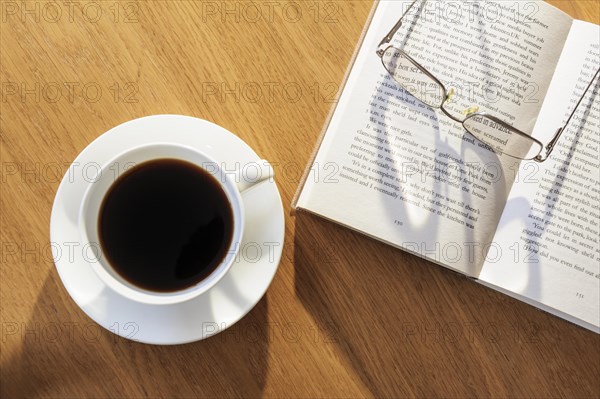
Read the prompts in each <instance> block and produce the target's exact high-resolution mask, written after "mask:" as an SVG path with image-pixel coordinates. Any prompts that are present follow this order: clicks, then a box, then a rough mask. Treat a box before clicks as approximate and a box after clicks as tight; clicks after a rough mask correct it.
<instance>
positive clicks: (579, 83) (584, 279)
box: [480, 21, 600, 331]
mask: <svg viewBox="0 0 600 399" xmlns="http://www.w3.org/2000/svg"><path fill="white" fill-rule="evenodd" d="M599 67H600V27H599V26H597V25H593V24H590V23H587V22H581V21H576V22H575V23H574V24H573V28H572V30H571V34H570V36H569V38H568V40H567V44H566V46H565V52H564V54H563V55H562V57H561V61H560V63H559V65H558V68H557V70H556V75H555V77H554V80H553V82H552V85H551V87H550V90H549V92H548V100H547V101H546V103H545V104H544V107H543V109H542V112H541V114H540V119H539V123H538V126H536V129H535V130H536V134H537V135H538V136H539V137H540V138H541V137H544V139H543V140H545V141H544V143H547V142H548V141H549V140H550V139H551V137H552V135H553V134H554V132H556V129H557V128H558V127H560V126H562V125H563V124H564V123H565V121H566V119H567V118H568V115H569V114H570V112H571V111H572V110H573V108H574V106H575V105H576V104H577V101H578V100H579V98H580V97H581V94H582V93H583V91H584V89H585V88H586V87H587V85H588V83H589V82H590V81H591V79H592V77H593V76H594V74H595V73H596V71H597V70H598V68H599ZM599 89H600V83H599V82H598V79H596V81H595V82H594V83H593V84H592V87H591V88H590V91H589V92H588V94H587V96H586V97H585V98H584V100H583V102H582V103H581V105H580V106H579V108H578V109H577V113H576V114H575V116H574V118H573V120H572V121H571V123H570V124H569V126H568V127H567V129H566V130H565V132H564V133H563V135H562V136H561V137H560V140H559V141H558V142H557V144H556V146H555V148H554V151H553V152H552V154H551V155H550V158H548V159H547V160H546V161H545V162H543V163H541V164H538V163H530V162H527V163H523V165H521V168H520V169H519V177H518V179H517V180H518V181H516V182H515V184H514V186H513V189H512V191H511V193H510V196H509V198H508V202H507V205H506V208H505V211H504V214H503V215H502V218H501V221H500V224H499V226H498V231H497V233H496V236H495V237H494V243H495V246H496V247H497V251H496V252H498V253H500V252H504V256H505V257H506V258H509V260H508V261H503V262H498V261H495V260H494V259H492V258H488V262H486V263H485V265H484V267H483V270H482V271H481V275H480V279H481V280H482V281H484V282H486V283H487V284H490V285H493V286H495V287H499V288H501V289H503V290H504V291H508V292H509V293H512V294H513V295H517V296H518V297H520V298H521V299H525V300H529V302H531V303H534V304H535V305H536V306H539V305H540V304H541V305H542V307H543V308H544V309H546V310H548V311H551V312H553V313H560V314H561V315H562V317H565V318H567V319H569V320H571V321H574V322H576V323H578V324H581V325H584V326H586V327H588V328H591V329H594V330H596V331H600V329H599V326H600V246H599V242H598V240H599V237H600V227H599V222H600V210H599V206H600V161H599V158H600V133H599V132H600V95H599Z"/></svg>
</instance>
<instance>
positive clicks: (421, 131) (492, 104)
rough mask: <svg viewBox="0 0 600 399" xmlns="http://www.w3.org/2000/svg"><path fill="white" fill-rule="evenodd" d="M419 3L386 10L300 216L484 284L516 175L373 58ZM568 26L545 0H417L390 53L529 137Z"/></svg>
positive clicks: (383, 6) (514, 165)
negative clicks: (398, 52) (401, 54)
mask: <svg viewBox="0 0 600 399" xmlns="http://www.w3.org/2000/svg"><path fill="white" fill-rule="evenodd" d="M411 3H412V2H405V1H383V2H381V3H379V5H378V8H377V10H376V12H375V14H374V17H373V20H372V23H371V26H370V28H369V30H368V31H367V33H366V36H365V39H364V41H363V44H362V47H361V49H360V51H359V53H358V55H357V58H356V61H355V63H354V67H353V69H352V71H351V73H350V75H349V77H348V80H347V83H346V86H345V88H344V91H343V92H342V95H341V97H340V101H339V104H338V106H337V108H336V110H335V113H334V114H333V117H332V119H331V121H330V123H329V125H328V128H327V131H326V134H325V136H324V139H323V142H322V144H321V147H320V149H319V151H318V153H317V156H316V158H315V162H314V164H313V165H312V168H311V170H310V174H309V175H308V177H307V180H306V182H305V185H304V188H303V191H302V193H301V195H300V197H299V200H298V203H297V207H298V208H302V209H305V210H308V211H311V212H313V213H316V214H319V215H321V216H323V217H325V218H328V219H331V220H334V221H336V222H338V223H341V224H344V225H346V226H348V227H351V228H353V229H356V230H359V231H361V232H363V233H365V234H367V235H370V236H372V237H375V238H377V239H380V240H383V241H385V242H387V243H390V244H392V245H395V246H398V247H401V248H403V249H405V250H407V251H409V252H412V253H415V254H418V255H420V256H423V257H426V258H428V259H430V260H432V261H434V262H437V263H439V264H442V265H444V266H447V267H450V268H453V269H456V270H458V271H460V272H463V273H466V274H468V275H471V276H477V275H478V274H479V270H480V268H481V266H482V264H483V259H484V258H485V254H486V252H487V250H488V249H489V246H488V244H487V243H489V242H490V241H491V239H492V236H493V233H494V231H495V230H496V227H497V222H498V220H499V217H500V215H501V213H502V210H503V208H504V205H505V201H506V197H507V195H508V192H509V190H510V187H511V185H512V182H513V179H514V173H515V172H516V171H517V170H518V162H516V160H514V159H513V158H508V157H500V156H498V155H497V154H495V153H494V152H492V151H490V150H489V149H488V148H487V147H486V146H485V145H484V144H482V143H480V142H479V141H477V140H476V139H474V138H473V137H472V136H470V135H469V134H468V133H466V132H465V131H464V129H463V127H462V125H461V124H459V123H456V122H454V121H452V120H451V119H449V118H448V117H447V116H446V115H444V114H443V113H441V112H439V111H437V112H436V111H435V110H433V109H432V108H429V107H428V106H426V105H424V104H423V103H421V102H419V101H417V100H416V99H415V97H413V96H412V95H410V94H408V93H407V92H406V91H404V90H403V89H402V88H401V87H400V86H399V85H398V84H397V83H396V82H395V81H394V80H393V79H392V78H391V77H390V76H389V74H388V72H387V71H386V70H385V68H384V67H383V65H382V61H381V59H380V58H379V57H378V56H377V54H376V51H377V49H378V45H379V43H380V41H381V39H382V38H383V37H384V36H385V35H387V33H388V32H389V31H390V29H391V28H392V27H393V26H394V25H395V24H396V22H397V21H398V20H399V18H400V17H401V16H402V14H403V12H404V11H405V10H406V9H407V8H408V6H409V5H410V4H411ZM571 24H572V19H571V18H570V17H568V16H567V15H565V14H564V13H562V12H560V11H558V10H557V9H555V8H554V7H551V6H549V5H547V4H545V3H543V2H526V4H524V3H521V2H514V3H513V2H505V1H496V2H492V1H482V2H452V1H450V2H443V1H427V2H422V1H420V2H417V6H416V7H415V8H413V9H411V11H410V15H409V17H408V19H407V20H406V21H405V23H404V24H403V26H402V29H401V30H400V31H399V32H398V33H397V34H396V35H395V37H394V40H393V42H392V44H393V45H394V46H397V47H398V48H402V49H404V50H405V51H406V52H407V53H408V54H410V55H411V56H412V57H413V58H415V59H416V60H417V61H418V62H420V63H421V64H422V65H424V66H426V67H427V68H428V69H429V70H430V71H431V73H432V74H434V75H435V76H436V77H437V78H438V79H440V80H441V81H442V82H443V83H444V84H445V85H446V86H447V87H454V88H456V95H455V96H454V98H455V101H454V102H453V104H451V108H452V109H453V110H454V111H456V112H457V113H458V114H459V115H461V114H460V111H461V110H464V109H466V108H468V107H471V106H472V105H478V106H479V107H480V110H482V111H487V112H489V113H491V114H493V115H496V116H498V117H500V118H502V119H504V120H506V121H507V122H508V123H511V124H514V125H515V126H517V127H518V128H520V129H521V130H523V131H528V132H530V131H531V129H532V128H533V126H534V121H535V119H536V117H537V115H538V113H539V110H540V108H541V104H542V101H541V99H543V98H544V95H545V93H546V90H547V87H548V84H549V82H550V80H551V76H552V73H553V71H554V66H555V65H556V63H557V62H558V57H559V55H560V52H561V50H562V47H563V44H564V41H565V40H566V36H567V34H568V31H569V29H570V26H571Z"/></svg>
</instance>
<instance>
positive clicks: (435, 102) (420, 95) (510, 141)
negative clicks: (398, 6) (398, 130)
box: [377, 0, 600, 162]
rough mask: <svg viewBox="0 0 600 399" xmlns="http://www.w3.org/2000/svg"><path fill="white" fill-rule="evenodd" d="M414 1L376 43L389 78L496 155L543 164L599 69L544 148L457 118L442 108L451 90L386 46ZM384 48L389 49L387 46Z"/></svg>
mask: <svg viewBox="0 0 600 399" xmlns="http://www.w3.org/2000/svg"><path fill="white" fill-rule="evenodd" d="M417 1H418V0H415V1H413V2H412V4H411V5H410V6H409V7H408V8H407V9H406V11H405V12H404V14H403V15H402V17H401V18H400V20H398V22H397V23H396V25H395V26H394V27H393V28H392V30H391V31H390V32H389V33H388V34H387V35H386V36H385V37H384V38H383V40H382V41H381V43H379V46H378V50H377V55H378V56H379V57H380V58H381V61H382V63H383V66H384V67H385V69H386V70H387V71H388V73H389V74H390V75H391V77H392V78H393V79H394V80H395V81H396V82H397V83H398V84H399V85H400V86H402V88H403V89H404V90H406V91H407V92H408V93H410V94H411V95H412V96H413V97H415V98H416V99H417V100H419V101H421V102H422V103H424V104H426V105H428V106H429V107H431V108H434V109H439V110H441V111H442V112H443V113H444V114H445V115H446V116H448V117H449V118H450V119H452V120H453V121H455V122H458V123H461V124H462V126H463V127H464V129H465V130H466V131H467V132H469V133H471V134H472V135H473V137H475V138H476V139H478V140H479V141H481V142H483V143H484V144H486V145H488V146H489V147H491V148H492V149H493V150H494V151H495V152H497V153H500V154H506V155H509V156H511V157H514V158H518V159H521V160H534V161H536V162H543V161H545V160H546V159H548V157H549V156H550V154H551V153H552V150H553V149H554V146H555V145H556V143H557V142H558V139H559V138H560V136H561V134H562V133H563V132H564V131H565V129H566V127H567V125H568V124H569V122H570V121H571V119H572V118H573V116H574V115H575V111H576V110H577V108H578V107H579V104H581V102H582V101H583V99H584V97H585V96H586V94H587V92H588V90H589V89H590V87H591V86H592V83H593V82H594V81H595V80H596V78H597V77H598V75H599V74H600V68H598V70H597V71H596V74H595V75H594V77H593V78H592V80H591V81H590V83H589V85H588V86H587V88H586V89H585V91H584V92H583V95H582V96H581V98H580V99H579V102H578V103H577V105H576V106H575V108H574V109H573V112H572V113H571V115H570V116H569V118H568V119H567V121H566V122H565V125H564V126H563V127H560V128H559V129H558V130H557V131H556V133H555V134H554V137H553V138H552V140H550V142H549V143H548V145H546V146H545V147H544V145H543V144H542V142H541V141H539V140H537V139H535V138H533V137H531V136H530V135H528V134H526V133H524V132H522V131H520V130H519V129H517V128H514V127H513V126H511V125H510V124H508V123H507V122H505V121H503V120H501V119H498V118H496V117H495V116H492V115H489V114H487V113H485V112H468V113H467V116H466V117H465V118H464V119H461V118H458V117H456V116H454V115H453V114H452V113H450V112H449V110H448V109H447V108H446V107H445V105H446V104H447V103H448V102H449V101H450V100H451V98H452V96H453V95H454V90H453V89H451V90H447V89H446V87H445V86H444V84H443V83H442V82H440V81H439V80H438V79H437V78H436V77H435V76H434V75H433V74H431V72H429V71H428V70H427V69H426V68H425V67H423V66H422V65H421V64H419V63H418V62H417V61H415V59H413V58H412V57H411V56H409V55H408V54H407V53H406V52H405V51H404V50H402V49H399V48H397V47H394V46H392V45H389V43H390V42H391V41H392V38H393V37H394V35H395V34H396V33H397V32H398V30H399V29H400V28H401V27H402V21H403V20H404V17H405V16H406V15H407V14H408V12H409V11H410V9H411V8H412V7H413V6H414V5H415V4H416V3H417ZM425 1H426V0H424V2H425ZM386 45H388V46H387V47H386ZM473 109H476V107H472V108H470V111H472V110H473Z"/></svg>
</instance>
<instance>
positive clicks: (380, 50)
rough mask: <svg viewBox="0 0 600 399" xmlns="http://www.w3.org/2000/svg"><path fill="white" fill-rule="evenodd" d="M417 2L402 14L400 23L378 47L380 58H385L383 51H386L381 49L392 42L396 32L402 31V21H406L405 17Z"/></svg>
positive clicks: (397, 23)
mask: <svg viewBox="0 0 600 399" xmlns="http://www.w3.org/2000/svg"><path fill="white" fill-rule="evenodd" d="M417 1H418V0H415V1H413V2H412V3H411V5H410V6H409V7H408V8H407V9H406V11H404V14H402V17H400V19H399V20H398V22H396V25H394V27H393V28H392V30H390V31H389V33H388V34H387V35H386V36H385V37H384V38H383V40H382V41H381V42H380V43H379V46H377V48H378V50H377V55H379V56H380V57H383V51H384V50H383V49H382V48H381V46H383V45H384V44H387V43H389V42H391V41H392V39H393V38H394V35H395V34H396V32H398V30H400V28H401V27H402V21H403V20H404V17H405V16H406V14H408V12H409V11H410V10H411V9H412V8H413V6H414V5H415V4H416V3H417Z"/></svg>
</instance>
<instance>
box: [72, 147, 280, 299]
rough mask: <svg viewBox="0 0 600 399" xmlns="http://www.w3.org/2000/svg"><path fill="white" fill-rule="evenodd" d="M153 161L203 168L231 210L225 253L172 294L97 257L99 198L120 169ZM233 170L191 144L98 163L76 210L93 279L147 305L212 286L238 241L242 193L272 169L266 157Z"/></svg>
mask: <svg viewBox="0 0 600 399" xmlns="http://www.w3.org/2000/svg"><path fill="white" fill-rule="evenodd" d="M157 159H178V160H182V161H186V162H189V163H192V164H194V165H197V166H199V167H201V168H203V169H204V170H205V171H207V172H208V173H210V174H211V175H212V176H213V177H214V178H215V179H216V180H217V181H218V182H219V183H220V185H221V188H222V189H223V191H224V192H225V194H226V196H227V199H228V201H229V204H230V205H231V209H232V211H233V238H232V240H231V245H230V247H229V249H228V251H227V254H226V256H225V257H224V258H223V260H222V261H221V263H220V264H219V265H218V266H217V267H216V268H215V270H214V271H213V272H212V273H211V274H210V275H209V276H208V277H206V278H205V279H203V280H202V281H200V282H199V283H197V284H196V285H194V286H192V287H190V288H187V289H184V290H181V291H176V292H169V293H163V292H155V291H149V290H146V289H143V288H140V287H138V286H136V285H134V284H132V283H130V282H128V281H127V280H125V279H124V278H123V277H121V276H120V275H119V273H118V272H117V271H116V270H115V269H114V268H113V267H112V266H111V265H110V262H108V260H107V259H106V257H105V256H103V251H102V246H101V245H100V237H99V216H100V211H101V206H102V203H103V200H104V197H105V196H106V194H107V193H108V192H109V190H110V187H111V186H112V184H113V183H114V182H115V181H116V180H117V179H118V177H119V176H120V175H121V173H123V172H125V171H126V170H127V169H129V168H130V167H134V166H135V165H138V164H141V163H144V162H147V161H151V160H157ZM238 166H239V167H240V168H239V170H236V171H230V170H227V169H224V168H223V167H222V165H220V164H219V163H218V162H217V161H216V160H213V159H212V158H211V157H209V156H208V155H206V154H205V153H203V152H201V151H198V150H196V149H194V148H192V147H188V146H184V145H179V144H172V143H153V144H146V145H142V146H138V147H135V148H131V149H129V150H127V151H125V152H122V153H121V154H119V155H117V156H116V157H114V158H113V159H112V160H111V161H109V162H108V163H106V164H105V165H102V167H101V169H100V173H99V174H98V176H97V177H96V178H95V179H93V181H92V182H91V183H90V185H89V187H88V189H87V190H86V192H85V194H84V197H83V201H82V204H81V208H80V209H79V221H80V223H79V226H80V232H81V237H82V242H83V243H84V245H87V246H89V247H90V248H93V249H94V250H93V251H92V252H95V254H94V255H95V256H94V257H93V259H91V262H90V263H91V266H92V268H93V270H94V271H95V272H96V274H97V275H98V277H99V278H100V279H101V280H102V281H103V282H104V283H105V284H106V286H108V287H109V288H110V289H113V290H114V291H116V292H117V293H119V294H120V295H122V296H123V297H126V298H128V299H131V300H133V301H137V302H141V303H145V304H151V305H171V304H176V303H181V302H185V301H189V300H191V299H193V298H195V297H197V296H199V295H202V294H203V293H205V292H206V291H208V290H209V289H210V288H212V287H213V286H214V285H215V284H217V283H218V282H219V281H220V280H221V279H222V278H223V277H224V276H225V275H226V274H227V272H228V271H229V270H230V269H231V266H232V265H233V263H234V261H235V259H236V256H237V255H238V251H239V248H240V246H241V243H242V238H243V231H244V202H243V198H242V194H243V193H244V192H245V191H246V190H248V189H250V188H252V187H254V186H255V185H257V184H259V183H261V182H264V181H266V180H270V179H272V178H273V168H272V167H271V165H270V164H269V163H268V162H267V161H258V162H254V163H251V164H245V165H241V166H240V165H238Z"/></svg>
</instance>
